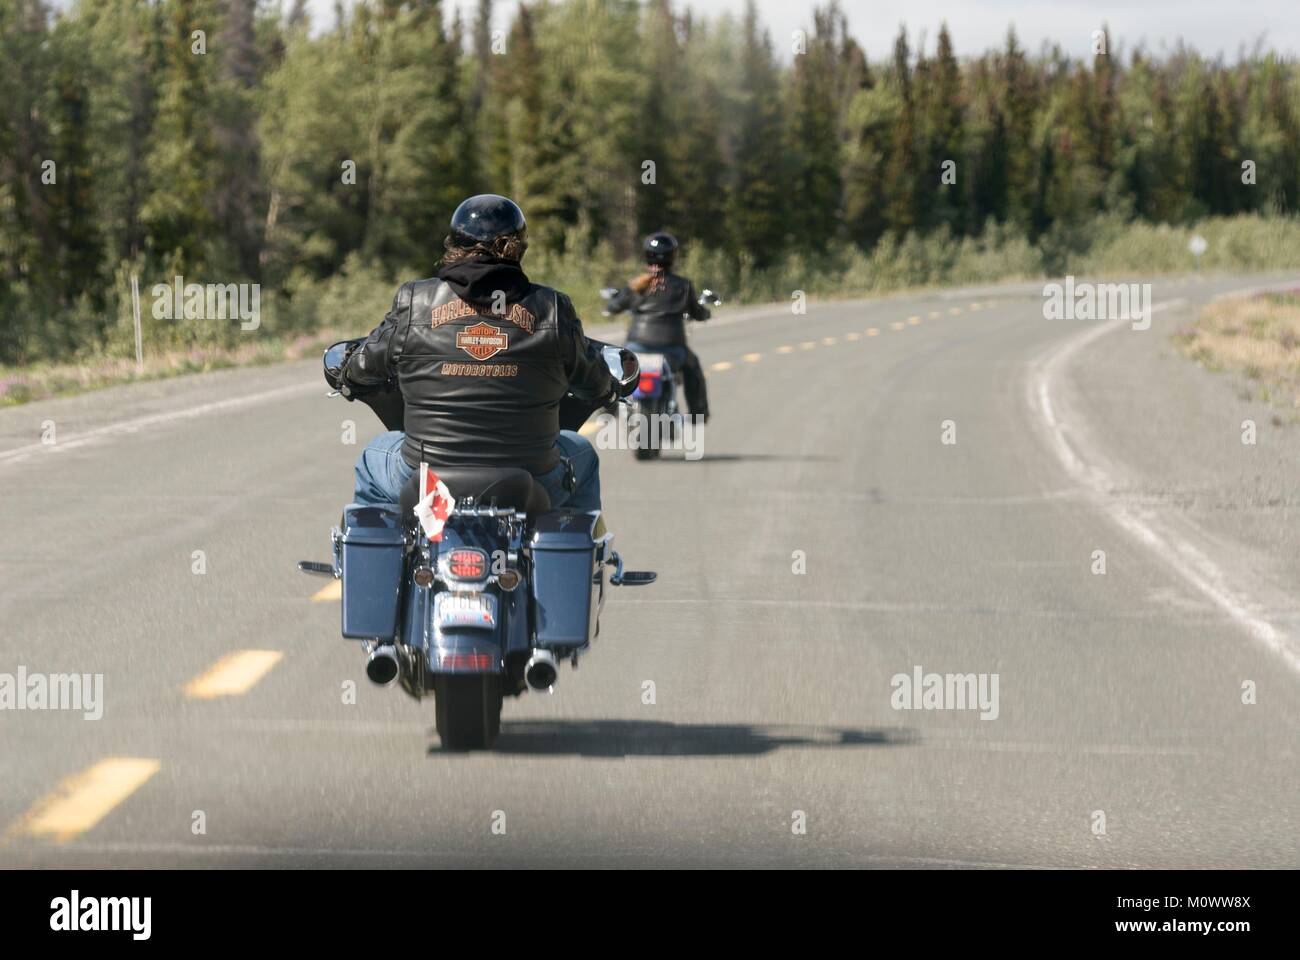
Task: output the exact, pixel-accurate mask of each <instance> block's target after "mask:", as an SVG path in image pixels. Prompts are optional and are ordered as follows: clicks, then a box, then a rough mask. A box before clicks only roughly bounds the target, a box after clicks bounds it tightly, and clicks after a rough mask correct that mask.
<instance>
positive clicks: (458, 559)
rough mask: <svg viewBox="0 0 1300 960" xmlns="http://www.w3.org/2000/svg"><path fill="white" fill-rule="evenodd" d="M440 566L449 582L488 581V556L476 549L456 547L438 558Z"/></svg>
mask: <svg viewBox="0 0 1300 960" xmlns="http://www.w3.org/2000/svg"><path fill="white" fill-rule="evenodd" d="M438 566H439V568H440V570H441V572H442V574H443V576H444V577H446V578H447V579H449V580H486V579H487V575H488V557H487V554H486V553H485V552H484V551H482V550H479V549H477V548H475V547H455V548H454V549H452V550H449V551H447V552H446V553H444V554H443V555H442V556H440V557H439V558H438Z"/></svg>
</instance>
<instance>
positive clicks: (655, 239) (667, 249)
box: [644, 230, 677, 267]
mask: <svg viewBox="0 0 1300 960" xmlns="http://www.w3.org/2000/svg"><path fill="white" fill-rule="evenodd" d="M644 249H645V262H646V263H657V264H661V265H662V266H665V267H667V266H670V265H671V264H672V262H673V254H675V253H676V252H677V238H676V237H674V236H673V235H672V234H671V233H664V232H663V231H662V230H661V231H660V232H659V233H652V234H650V236H648V237H646V238H645V247H644Z"/></svg>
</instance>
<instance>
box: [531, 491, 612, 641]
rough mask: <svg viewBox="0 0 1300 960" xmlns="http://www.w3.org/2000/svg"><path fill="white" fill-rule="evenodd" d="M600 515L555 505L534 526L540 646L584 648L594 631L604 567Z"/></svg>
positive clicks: (535, 589) (533, 553)
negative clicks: (600, 553)
mask: <svg viewBox="0 0 1300 960" xmlns="http://www.w3.org/2000/svg"><path fill="white" fill-rule="evenodd" d="M599 519H600V514H599V513H597V512H595V511H591V512H586V511H580V510H552V511H551V512H549V513H544V514H542V515H541V516H540V517H538V518H537V521H536V523H535V524H534V526H533V535H532V541H531V543H532V555H533V577H532V591H533V600H534V609H535V611H536V623H535V627H536V631H537V645H538V646H539V647H545V648H547V649H550V650H558V651H565V652H567V651H569V650H576V649H578V648H580V647H585V646H586V645H587V644H588V643H590V642H591V640H592V638H593V636H594V635H595V631H596V618H597V616H598V615H599V612H600V611H599V600H600V594H599V591H598V588H597V586H596V585H597V583H598V580H599V577H600V576H601V572H602V568H601V567H600V565H599V563H600V558H598V557H597V548H598V544H597V542H596V540H595V532H596V524H597V523H598V522H599Z"/></svg>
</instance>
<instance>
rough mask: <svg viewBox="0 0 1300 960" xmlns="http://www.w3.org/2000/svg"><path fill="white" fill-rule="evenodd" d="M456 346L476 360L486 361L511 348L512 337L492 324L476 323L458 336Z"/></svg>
mask: <svg viewBox="0 0 1300 960" xmlns="http://www.w3.org/2000/svg"><path fill="white" fill-rule="evenodd" d="M456 346H457V347H459V348H460V349H461V350H464V351H465V352H466V353H468V354H469V355H470V356H471V357H473V358H474V359H475V360H486V359H488V358H489V357H495V356H496V355H497V354H498V353H500V352H501V351H502V350H504V349H506V347H508V346H510V336H509V334H506V333H502V332H501V330H500V329H498V328H497V327H494V326H492V324H490V323H476V324H474V326H472V327H466V328H465V329H464V330H462V331H461V332H460V333H458V334H456Z"/></svg>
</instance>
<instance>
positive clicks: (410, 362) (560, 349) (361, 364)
mask: <svg viewBox="0 0 1300 960" xmlns="http://www.w3.org/2000/svg"><path fill="white" fill-rule="evenodd" d="M515 269H516V270H517V268H515ZM518 278H519V284H518V288H517V289H515V290H512V291H511V296H510V298H509V299H508V300H505V301H502V302H499V303H498V304H497V305H496V306H497V308H498V309H499V310H500V312H499V313H496V312H493V304H492V303H491V302H486V301H484V300H478V299H475V300H474V301H473V302H471V301H468V300H463V299H461V298H460V297H459V296H458V295H457V293H456V291H455V290H453V289H452V286H451V285H450V284H449V283H447V282H446V281H443V280H439V279H430V280H415V281H412V282H411V283H406V284H403V285H402V286H401V288H400V289H399V290H398V291H397V296H396V297H395V298H394V299H393V306H392V309H391V310H389V311H388V315H387V316H386V317H384V321H383V323H381V324H380V325H379V326H378V327H376V328H375V329H374V331H373V332H372V333H371V334H370V336H369V337H367V338H366V339H365V341H364V342H363V343H362V344H361V345H360V346H359V347H358V348H357V349H356V350H354V351H353V352H352V354H351V356H350V357H349V359H348V363H347V366H346V368H345V374H346V376H347V378H348V380H349V381H350V382H351V383H353V384H357V385H360V386H363V387H364V386H375V385H379V384H382V383H386V382H390V381H391V380H393V379H394V378H395V379H396V381H397V383H398V386H399V387H400V389H401V393H402V399H403V401H404V403H405V417H404V426H405V431H406V442H405V443H404V444H403V446H402V458H403V459H404V460H405V461H406V462H407V463H408V464H411V465H416V464H418V463H419V462H420V460H421V449H422V448H423V456H424V457H426V458H427V459H428V462H430V463H433V464H443V465H446V466H512V467H522V468H524V469H526V470H528V471H530V472H531V473H533V474H542V473H545V472H547V471H549V470H552V469H554V468H555V466H556V465H557V464H558V463H559V454H558V453H557V452H556V450H555V440H556V436H557V435H558V434H559V430H560V425H559V407H560V401H561V399H562V398H563V397H564V396H565V394H566V393H568V392H569V391H570V390H572V391H573V393H574V394H575V395H577V396H579V397H581V398H583V399H589V400H598V399H603V398H605V397H608V396H610V395H611V394H612V392H613V391H614V389H615V384H614V380H613V378H612V377H611V376H610V373H609V369H608V368H607V367H606V366H605V362H604V360H603V358H602V357H601V354H600V347H599V346H598V345H595V344H593V343H591V342H590V341H589V340H587V338H586V337H585V336H584V335H583V332H582V322H581V321H580V320H579V319H578V315H577V313H576V312H574V309H573V303H572V302H571V301H570V300H569V298H568V297H567V296H565V295H564V294H562V293H560V292H558V291H556V290H552V289H551V288H550V287H543V286H540V285H538V284H535V283H529V282H528V280H527V278H526V277H524V276H523V274H522V272H521V271H520V272H519V273H518Z"/></svg>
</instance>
